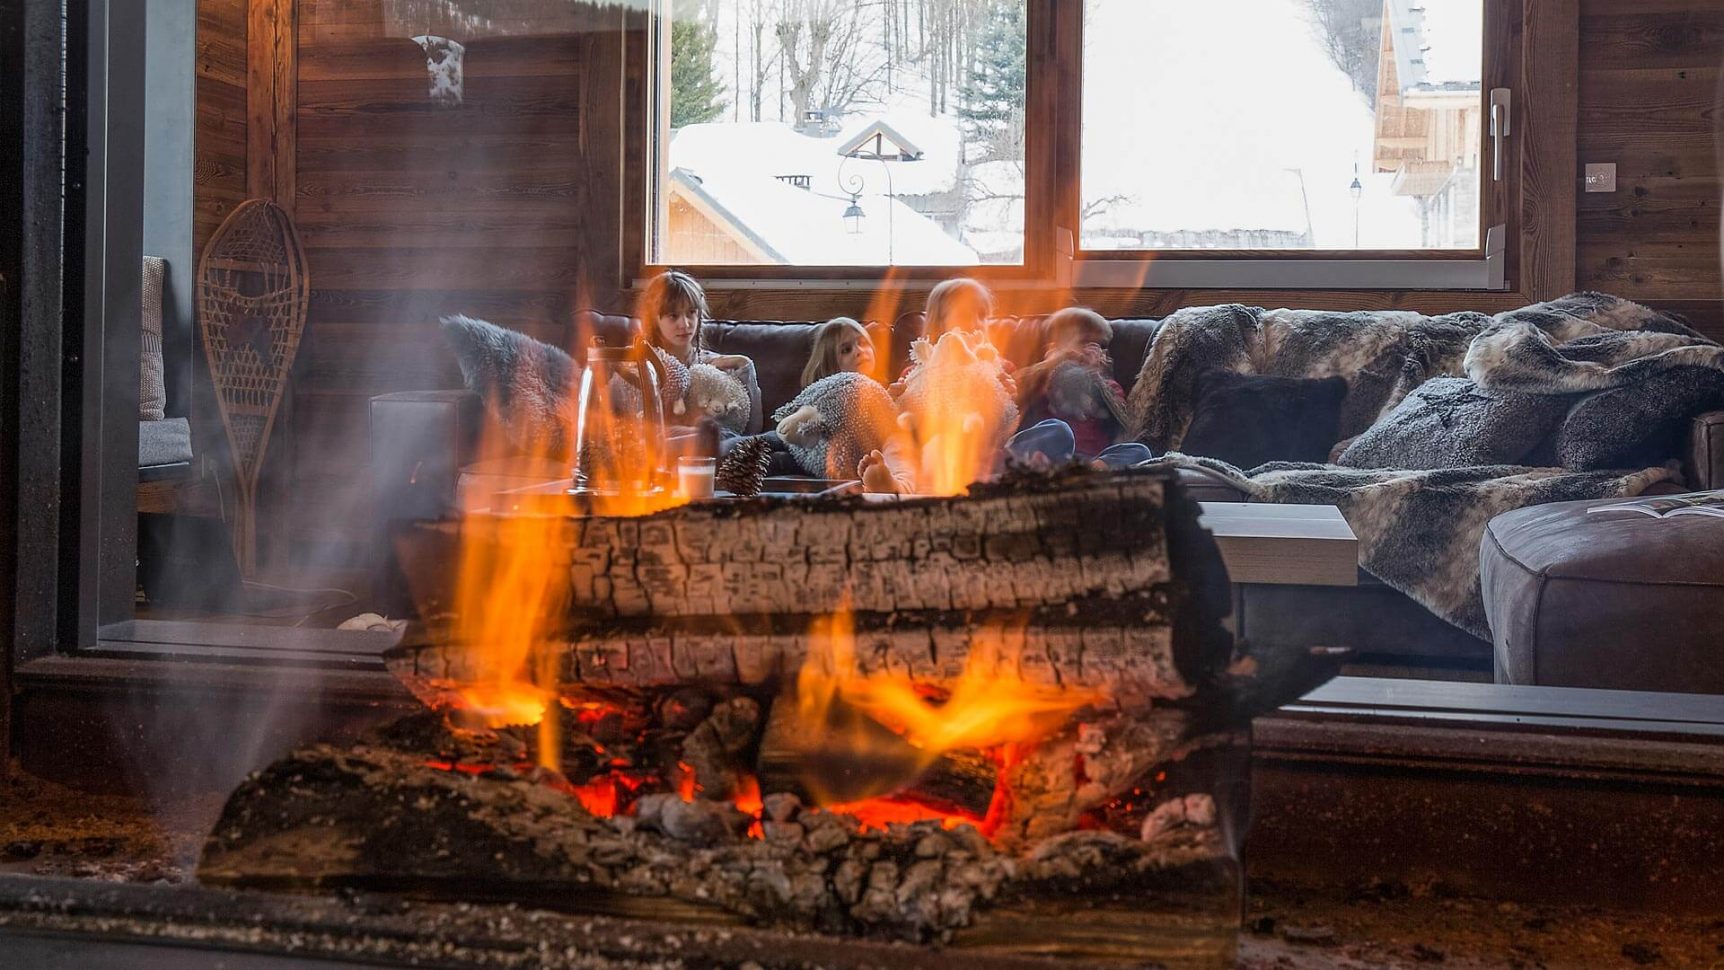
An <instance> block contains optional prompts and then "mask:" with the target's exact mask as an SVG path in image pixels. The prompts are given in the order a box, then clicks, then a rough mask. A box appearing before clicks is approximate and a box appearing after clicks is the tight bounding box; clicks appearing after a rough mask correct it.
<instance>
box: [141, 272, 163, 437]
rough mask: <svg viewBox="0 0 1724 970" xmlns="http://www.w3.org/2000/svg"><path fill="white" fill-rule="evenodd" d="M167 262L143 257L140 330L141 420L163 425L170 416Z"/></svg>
mask: <svg viewBox="0 0 1724 970" xmlns="http://www.w3.org/2000/svg"><path fill="white" fill-rule="evenodd" d="M166 267H167V261H166V260H164V259H162V258H161V257H160V256H145V257H144V268H143V272H144V280H143V282H144V293H143V296H144V299H143V315H142V318H141V319H140V320H139V326H138V329H139V330H140V331H142V333H143V342H142V344H141V345H140V346H139V348H138V420H139V421H160V420H162V418H164V417H166V416H167V406H168V386H167V377H166V373H165V371H166V366H165V365H164V363H163V362H162V275H163V271H164V270H165V269H166Z"/></svg>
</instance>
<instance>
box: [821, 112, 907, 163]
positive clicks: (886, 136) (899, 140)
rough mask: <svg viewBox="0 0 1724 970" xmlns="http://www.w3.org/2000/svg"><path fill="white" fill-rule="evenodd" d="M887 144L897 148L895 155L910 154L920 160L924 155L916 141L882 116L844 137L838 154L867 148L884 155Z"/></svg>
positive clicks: (847, 153)
mask: <svg viewBox="0 0 1724 970" xmlns="http://www.w3.org/2000/svg"><path fill="white" fill-rule="evenodd" d="M871 143H872V144H871ZM875 144H879V145H880V150H879V151H876V150H875V148H874V145H875ZM887 146H890V147H891V148H893V149H895V151H893V152H892V153H891V154H893V155H908V156H910V157H911V158H912V159H918V160H919V159H920V158H921V157H922V149H920V148H918V147H916V143H915V142H914V141H912V140H910V139H909V138H907V137H905V136H904V133H903V132H901V131H899V130H898V129H896V128H894V127H892V125H891V124H889V123H888V122H886V121H885V120H884V119H880V118H876V119H874V120H873V121H871V122H869V123H868V124H867V125H865V126H863V128H862V130H861V131H858V132H857V133H856V134H854V135H852V136H850V137H849V138H846V139H844V141H843V143H842V144H840V145H839V146H838V154H840V155H849V154H852V153H855V152H858V151H862V150H863V149H867V150H868V152H869V153H871V154H876V155H880V156H884V155H886V151H885V149H886V147H887Z"/></svg>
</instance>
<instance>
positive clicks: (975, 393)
mask: <svg viewBox="0 0 1724 970" xmlns="http://www.w3.org/2000/svg"><path fill="white" fill-rule="evenodd" d="M914 353H915V356H916V359H917V366H916V368H915V370H914V371H912V372H911V374H910V375H909V376H908V377H907V378H906V379H905V388H904V394H903V396H902V397H901V398H900V401H901V403H902V406H903V407H904V409H905V412H906V417H907V420H908V422H909V425H910V427H909V430H910V432H911V433H912V434H913V435H914V437H915V440H916V443H917V446H918V455H917V457H918V459H919V463H920V466H921V467H920V471H919V474H918V475H917V491H919V492H922V493H923V494H928V495H940V496H951V495H960V494H963V492H964V491H965V490H966V489H968V488H969V487H970V486H971V485H973V484H975V483H976V482H978V481H981V480H982V479H983V478H986V477H987V476H988V475H990V474H991V473H992V472H993V470H994V466H995V465H996V464H997V463H998V461H999V455H1000V449H1001V448H1002V447H1003V446H1004V445H1005V443H1006V438H1007V437H1008V436H1009V435H1010V434H1011V432H1012V431H1013V430H1015V427H1016V425H1017V421H1018V410H1017V404H1016V402H1015V401H1013V399H1012V392H1011V387H1010V383H1009V381H1008V380H1007V378H1006V374H1005V370H1004V365H1003V363H1002V361H1001V358H1000V354H999V351H998V350H997V349H995V347H994V345H993V344H992V343H991V342H990V341H989V340H988V338H987V335H986V334H983V333H979V332H978V333H960V332H957V331H951V332H947V333H945V334H942V335H941V336H940V337H939V339H938V340H936V341H930V340H928V339H922V340H918V341H916V344H915V351H914Z"/></svg>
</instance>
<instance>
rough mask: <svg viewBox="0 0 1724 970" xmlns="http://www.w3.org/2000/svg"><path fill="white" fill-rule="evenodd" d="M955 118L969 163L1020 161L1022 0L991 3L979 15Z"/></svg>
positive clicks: (1024, 88) (1024, 89)
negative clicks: (970, 59)
mask: <svg viewBox="0 0 1724 970" xmlns="http://www.w3.org/2000/svg"><path fill="white" fill-rule="evenodd" d="M982 16H983V18H984V21H983V23H982V25H981V28H980V31H979V33H978V35H977V36H976V38H975V42H974V44H975V46H974V62H973V64H972V65H971V66H970V69H969V73H968V75H967V76H966V77H965V78H964V79H963V85H962V87H961V89H960V92H959V93H960V99H959V105H958V118H959V120H960V122H961V123H962V125H963V130H964V138H965V140H966V142H967V143H968V146H969V147H968V149H967V150H966V152H965V154H966V156H968V159H969V160H970V161H992V160H997V159H1021V158H1023V157H1024V102H1025V98H1026V95H1027V92H1028V88H1027V86H1026V83H1025V76H1026V73H1027V72H1026V69H1025V47H1026V43H1025V34H1024V0H995V2H994V3H991V4H989V7H988V9H987V10H986V11H984V12H983V14H982Z"/></svg>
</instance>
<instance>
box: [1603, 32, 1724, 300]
mask: <svg viewBox="0 0 1724 970" xmlns="http://www.w3.org/2000/svg"><path fill="white" fill-rule="evenodd" d="M1721 66H1724V4H1720V3H1719V2H1718V0H1633V2H1631V3H1629V2H1623V0H1582V2H1581V20H1580V134H1579V140H1580V158H1579V161H1580V163H1581V164H1582V165H1584V164H1585V163H1587V162H1615V163H1616V166H1617V170H1616V174H1617V190H1616V192H1614V193H1583V194H1580V195H1579V200H1580V203H1579V205H1580V212H1579V219H1578V233H1577V237H1578V238H1577V242H1576V250H1577V252H1576V257H1577V269H1578V272H1577V279H1578V282H1579V285H1581V286H1583V287H1587V288H1590V289H1602V290H1609V291H1610V292H1613V293H1620V294H1622V295H1624V296H1629V297H1634V298H1636V299H1641V300H1653V301H1657V300H1704V301H1717V300H1718V299H1719V298H1720V297H1721V296H1724V288H1721V286H1720V269H1719V266H1720V263H1719V259H1720V256H1719V252H1720V251H1719V200H1720V196H1721V195H1724V180H1721V179H1720V177H1719V168H1718V162H1717V154H1716V152H1717V148H1716V145H1715V138H1716V136H1717V132H1718V127H1719V125H1720V124H1724V115H1721V114H1720V110H1719V104H1718V98H1719V80H1720V67H1721ZM1577 179H1578V173H1577ZM1576 192H1580V185H1579V182H1578V181H1577V185H1576ZM1696 309H1702V308H1696Z"/></svg>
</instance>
